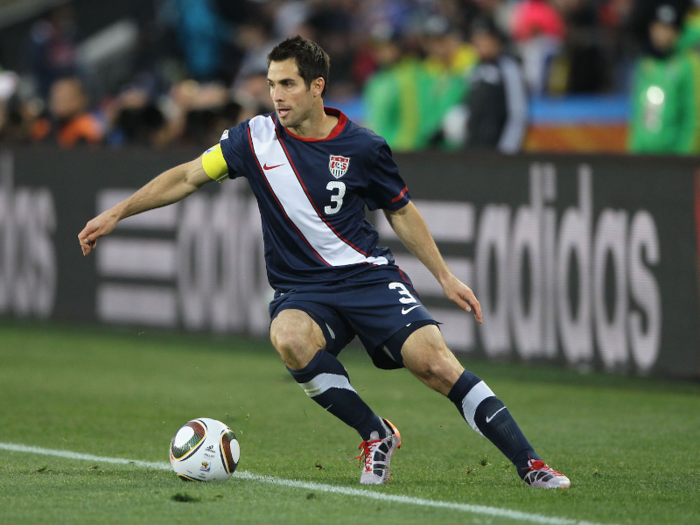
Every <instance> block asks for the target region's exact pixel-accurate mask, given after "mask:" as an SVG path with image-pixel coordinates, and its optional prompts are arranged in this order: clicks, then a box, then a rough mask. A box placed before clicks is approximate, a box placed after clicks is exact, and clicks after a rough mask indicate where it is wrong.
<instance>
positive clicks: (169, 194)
mask: <svg viewBox="0 0 700 525" xmlns="http://www.w3.org/2000/svg"><path fill="white" fill-rule="evenodd" d="M212 149H214V148H212ZM210 151H211V150H210ZM219 151H220V150H219ZM205 155H207V154H206V153H205ZM203 159H204V156H202V157H198V158H196V159H195V160H193V161H191V162H186V163H184V164H180V165H179V166H175V167H174V168H171V169H169V170H167V171H164V172H163V173H161V174H160V175H158V176H157V177H156V178H155V179H153V180H152V181H151V182H149V183H148V184H146V185H145V186H144V187H142V188H141V189H140V190H138V191H136V192H135V193H134V194H133V195H131V197H129V198H128V199H126V200H124V201H122V202H120V203H118V204H115V205H114V206H113V207H112V208H110V209H109V210H107V211H105V212H103V213H101V214H100V215H98V216H97V217H95V218H94V219H92V220H91V221H89V222H88V223H87V224H86V225H85V228H83V231H81V232H80V233H79V234H78V239H79V240H80V247H81V249H82V250H83V255H87V254H88V253H90V252H91V251H92V250H93V249H94V248H95V246H96V243H97V239H98V238H100V237H103V236H105V235H108V234H110V233H111V232H112V231H113V230H114V228H115V227H116V226H117V223H118V222H119V221H120V220H122V219H126V218H127V217H131V216H132V215H136V214H137V213H142V212H144V211H148V210H152V209H154V208H160V207H162V206H167V205H168V204H172V203H174V202H177V201H179V200H181V199H184V198H185V197H187V196H188V195H190V194H192V193H194V192H195V191H197V190H198V189H199V188H201V187H202V186H204V184H206V183H207V182H211V181H212V180H216V179H218V178H219V176H220V175H219V176H213V172H212V169H211V167H209V166H208V163H207V162H203ZM222 159H223V157H222ZM224 165H225V163H224ZM205 166H207V169H206V170H205Z"/></svg>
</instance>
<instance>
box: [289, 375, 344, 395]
mask: <svg viewBox="0 0 700 525" xmlns="http://www.w3.org/2000/svg"><path fill="white" fill-rule="evenodd" d="M299 386H301V388H303V389H304V392H306V395H307V396H309V397H316V396H320V395H321V394H323V393H324V392H325V391H326V390H330V389H331V388H342V389H344V390H351V391H352V392H355V389H354V388H353V387H352V386H351V385H350V381H348V378H347V377H345V376H341V375H338V374H318V375H317V376H316V377H314V378H313V379H312V380H311V381H307V382H306V383H299ZM355 393H357V392H355Z"/></svg>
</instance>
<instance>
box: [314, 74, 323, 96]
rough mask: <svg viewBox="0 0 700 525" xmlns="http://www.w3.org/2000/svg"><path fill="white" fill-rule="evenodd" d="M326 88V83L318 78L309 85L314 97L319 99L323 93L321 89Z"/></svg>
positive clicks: (321, 78)
mask: <svg viewBox="0 0 700 525" xmlns="http://www.w3.org/2000/svg"><path fill="white" fill-rule="evenodd" d="M324 87H326V81H325V80H323V77H318V78H317V79H316V80H314V81H313V82H312V83H311V88H312V89H313V93H314V97H320V96H321V93H323V88H324Z"/></svg>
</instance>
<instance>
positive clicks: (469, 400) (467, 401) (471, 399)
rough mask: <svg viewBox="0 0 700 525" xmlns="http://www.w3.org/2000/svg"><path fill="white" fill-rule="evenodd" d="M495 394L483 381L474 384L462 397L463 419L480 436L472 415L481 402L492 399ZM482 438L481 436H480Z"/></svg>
mask: <svg viewBox="0 0 700 525" xmlns="http://www.w3.org/2000/svg"><path fill="white" fill-rule="evenodd" d="M495 395H496V394H494V393H493V391H492V390H491V389H490V388H489V387H488V385H487V384H486V383H484V382H483V381H479V382H478V383H477V384H475V385H474V386H473V387H472V389H471V390H470V391H469V392H468V393H467V395H466V396H464V399H463V400H462V414H463V415H464V419H466V420H467V423H469V426H470V427H472V428H473V429H474V430H476V431H477V432H478V433H479V434H481V430H479V427H477V426H476V423H475V422H474V414H476V409H477V407H478V406H479V405H480V404H481V402H482V401H483V400H484V399H486V398H489V397H494V396H495ZM481 435H482V436H483V434H481Z"/></svg>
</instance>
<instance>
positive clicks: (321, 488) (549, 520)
mask: <svg viewBox="0 0 700 525" xmlns="http://www.w3.org/2000/svg"><path fill="white" fill-rule="evenodd" d="M0 450H8V451H10V452H25V453H29V454H41V455H44V456H55V457H59V458H66V459H78V460H83V461H94V462H100V463H112V464H116V465H134V466H136V467H144V468H151V469H157V470H170V468H171V467H170V464H169V463H166V462H160V463H156V462H150V461H138V460H132V459H123V458H109V457H104V456H93V455H92V454H79V453H77V452H70V451H67V450H52V449H49V448H40V447H30V446H27V445H16V444H13V443H0ZM234 475H235V476H236V477H237V478H239V479H245V480H248V481H257V482H261V483H270V484H272V485H279V486H282V487H292V488H297V489H305V490H313V491H316V492H328V493H331V494H342V495H344V496H356V497H360V498H365V499H374V500H378V501H386V502H392V503H405V504H408V505H418V506H420V507H431V508H438V509H450V510H456V511H461V512H468V513H470V514H481V515H485V516H493V517H497V518H508V519H512V520H517V521H525V522H529V523H541V524H544V525H601V524H598V523H593V522H590V521H580V520H572V519H567V518H556V517H550V516H544V515H542V514H532V513H529V512H520V511H518V510H509V509H501V508H498V507H486V506H484V505H470V504H468V503H451V502H449V501H435V500H430V499H423V498H413V497H410V496H399V495H394V494H382V493H381V492H375V491H374V490H370V489H365V490H361V489H351V488H347V487H336V486H333V485H324V484H322V483H312V482H307V481H294V480H290V479H282V478H274V477H272V476H261V475H259V474H253V473H251V472H245V471H236V473H235V474H234Z"/></svg>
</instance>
